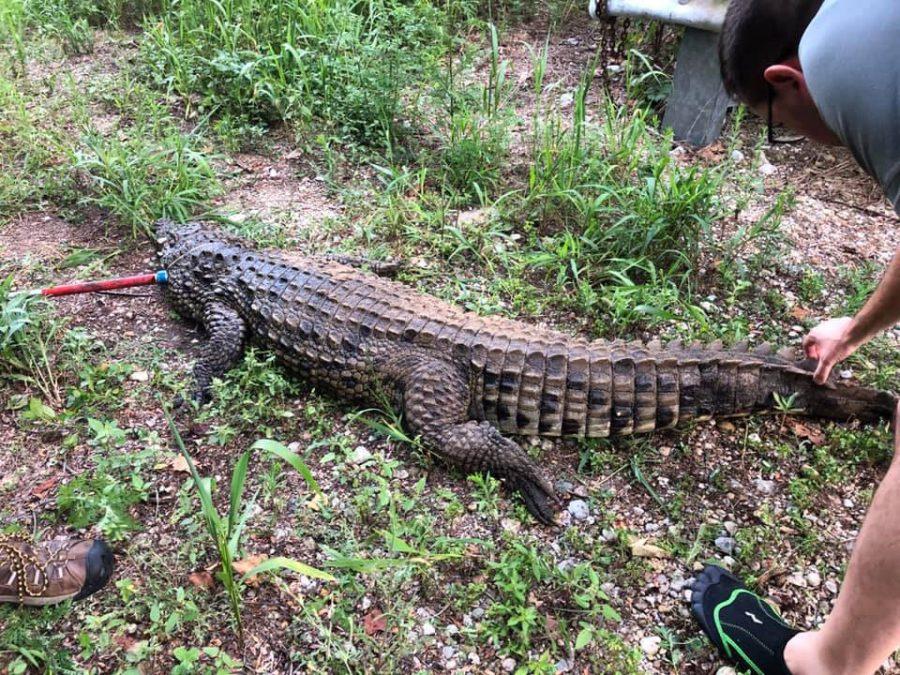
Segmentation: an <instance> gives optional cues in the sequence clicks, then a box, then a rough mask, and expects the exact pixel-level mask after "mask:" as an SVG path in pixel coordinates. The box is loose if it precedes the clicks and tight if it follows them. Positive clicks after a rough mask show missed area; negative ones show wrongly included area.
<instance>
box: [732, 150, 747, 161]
mask: <svg viewBox="0 0 900 675" xmlns="http://www.w3.org/2000/svg"><path fill="white" fill-rule="evenodd" d="M731 161H732V162H743V161H744V153H743V152H741V151H740V150H732V151H731Z"/></svg>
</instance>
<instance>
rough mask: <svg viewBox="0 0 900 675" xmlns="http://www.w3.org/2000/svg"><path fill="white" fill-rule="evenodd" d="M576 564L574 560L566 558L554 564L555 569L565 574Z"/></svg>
mask: <svg viewBox="0 0 900 675" xmlns="http://www.w3.org/2000/svg"><path fill="white" fill-rule="evenodd" d="M576 564H577V562H576V561H575V558H566V559H565V560H560V561H559V562H558V563H557V564H556V569H558V570H559V571H560V572H562V573H563V574H565V573H566V572H568V571H569V570H571V569H573V568H574V567H575V565H576Z"/></svg>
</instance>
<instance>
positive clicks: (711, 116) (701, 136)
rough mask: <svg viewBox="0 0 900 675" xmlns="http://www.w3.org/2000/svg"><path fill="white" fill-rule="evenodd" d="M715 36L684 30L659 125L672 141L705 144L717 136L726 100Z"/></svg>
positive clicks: (695, 30)
mask: <svg viewBox="0 0 900 675" xmlns="http://www.w3.org/2000/svg"><path fill="white" fill-rule="evenodd" d="M717 42H718V35H717V34H716V33H711V32H709V31H705V30H698V29H696V28H686V29H685V31H684V37H683V38H682V40H681V45H680V46H679V48H678V61H677V62H676V64H675V77H674V81H673V83H672V85H673V86H672V94H671V95H670V96H669V101H668V105H667V106H666V114H665V117H664V118H663V126H664V127H666V128H671V129H673V130H674V131H675V140H678V141H686V142H688V143H690V144H691V145H694V146H698V147H699V146H705V145H709V144H710V143H712V142H713V141H715V140H716V139H717V138H718V137H719V133H720V132H721V131H722V124H723V123H724V122H725V113H726V111H727V110H728V104H729V102H730V99H729V97H728V94H726V93H725V87H724V86H723V85H722V78H721V75H720V74H719V55H718V50H717Z"/></svg>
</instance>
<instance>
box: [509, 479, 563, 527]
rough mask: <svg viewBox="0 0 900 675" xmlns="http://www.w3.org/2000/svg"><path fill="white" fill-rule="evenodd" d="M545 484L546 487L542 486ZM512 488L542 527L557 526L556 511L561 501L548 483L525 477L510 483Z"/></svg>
mask: <svg viewBox="0 0 900 675" xmlns="http://www.w3.org/2000/svg"><path fill="white" fill-rule="evenodd" d="M541 483H544V485H541ZM510 487H511V488H513V489H514V490H516V491H518V493H519V494H520V495H521V496H522V501H524V502H525V507H526V508H527V509H528V512H529V513H530V514H531V515H532V516H534V518H535V519H536V520H537V521H538V522H539V523H541V524H542V525H547V526H548V527H550V526H556V525H557V523H556V509H557V508H558V507H559V499H558V498H557V496H556V494H555V493H554V492H553V490H552V488H551V489H549V490H548V488H549V486H548V485H546V481H536V480H533V479H530V478H527V477H525V476H522V477H519V478H515V479H513V480H511V481H510Z"/></svg>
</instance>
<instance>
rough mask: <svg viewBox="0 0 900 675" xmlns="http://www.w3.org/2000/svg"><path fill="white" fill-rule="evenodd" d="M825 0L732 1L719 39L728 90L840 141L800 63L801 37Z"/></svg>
mask: <svg viewBox="0 0 900 675" xmlns="http://www.w3.org/2000/svg"><path fill="white" fill-rule="evenodd" d="M822 2H823V0H730V2H729V4H728V11H727V13H726V15H725V23H724V25H723V27H722V34H721V36H720V38H719V59H720V61H721V64H722V80H723V82H724V83H725V88H726V89H727V90H728V92H729V93H730V94H731V95H732V96H734V97H736V98H737V99H739V100H740V101H742V102H743V103H745V104H746V105H747V106H748V107H750V108H751V109H752V110H754V111H755V112H756V113H757V114H759V115H762V116H766V115H768V102H769V100H770V97H771V101H772V117H773V119H774V120H775V121H776V122H777V123H780V124H784V125H785V126H788V127H790V128H791V129H793V130H794V131H798V132H800V133H802V134H804V135H805V136H808V137H809V138H811V139H812V140H815V141H819V142H822V143H832V144H833V143H840V139H838V138H837V136H835V134H834V133H833V132H832V131H831V130H830V129H829V128H828V127H827V126H826V125H825V123H824V122H823V121H822V118H821V116H820V115H819V111H818V110H817V108H816V105H815V103H814V102H813V99H812V96H811V95H810V93H809V89H808V88H807V86H806V78H805V77H804V75H803V69H802V68H801V66H800V59H799V57H798V55H797V54H798V51H799V48H800V39H801V38H802V37H803V33H804V32H805V31H806V28H807V27H808V26H809V24H810V22H811V21H812V19H813V17H814V16H815V15H816V12H818V11H819V8H820V7H821V6H822Z"/></svg>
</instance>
